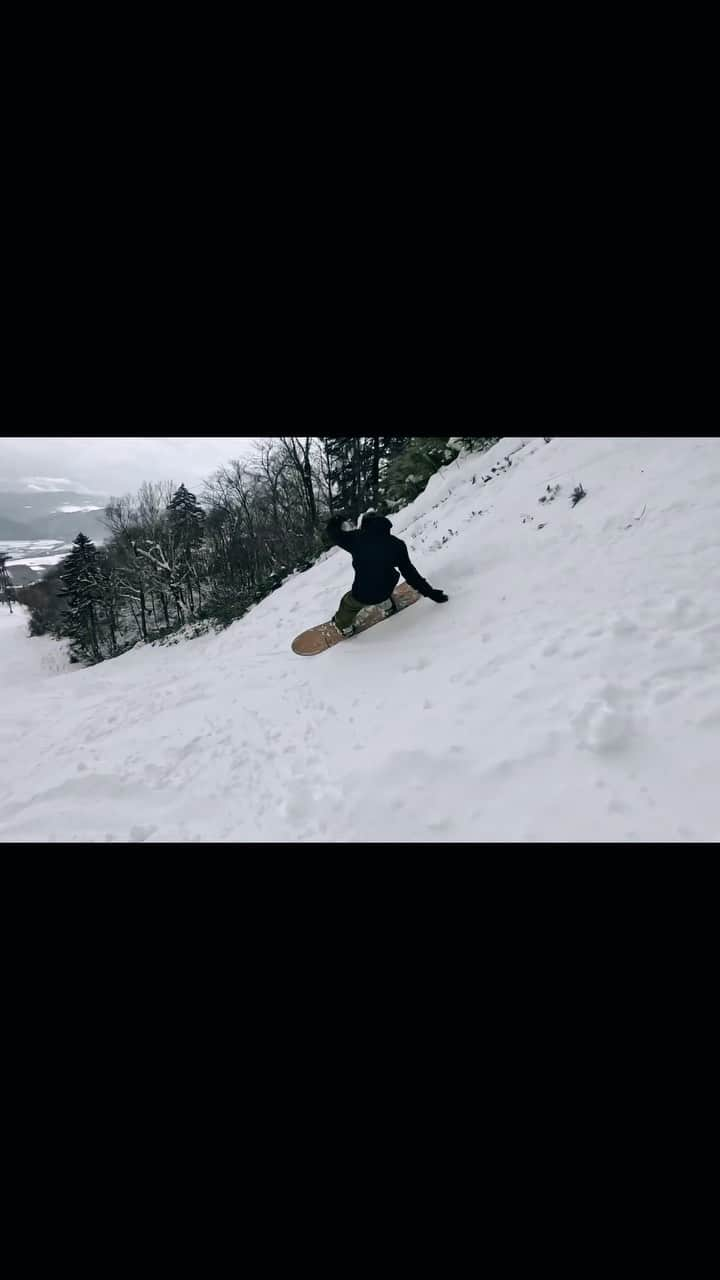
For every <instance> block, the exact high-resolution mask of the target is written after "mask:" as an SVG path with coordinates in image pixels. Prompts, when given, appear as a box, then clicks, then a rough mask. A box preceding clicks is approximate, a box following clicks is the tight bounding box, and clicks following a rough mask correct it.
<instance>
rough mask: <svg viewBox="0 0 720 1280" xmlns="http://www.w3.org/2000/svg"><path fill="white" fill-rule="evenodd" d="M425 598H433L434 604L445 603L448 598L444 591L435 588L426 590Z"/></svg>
mask: <svg viewBox="0 0 720 1280" xmlns="http://www.w3.org/2000/svg"><path fill="white" fill-rule="evenodd" d="M427 598H428V600H434V601H435V604H447V599H448V598H447V596H446V595H445V592H444V591H436V590H432V591H428V593H427Z"/></svg>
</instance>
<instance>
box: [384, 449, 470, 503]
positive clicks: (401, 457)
mask: <svg viewBox="0 0 720 1280" xmlns="http://www.w3.org/2000/svg"><path fill="white" fill-rule="evenodd" d="M449 438H450V437H449V436H414V437H413V439H412V440H411V441H410V442H409V444H408V445H407V447H406V448H405V449H404V450H403V451H402V453H398V454H397V456H396V457H395V458H394V459H393V461H392V462H391V463H390V464H389V466H388V468H387V473H386V477H385V495H386V500H387V504H388V506H389V507H391V508H393V509H394V510H397V509H398V508H399V507H402V506H404V505H405V504H406V503H407V502H412V501H413V499H414V498H417V496H418V494H420V493H422V491H423V489H424V488H425V486H426V484H427V482H428V480H429V479H430V477H431V475H434V473H435V472H436V471H437V470H438V468H439V467H442V466H443V464H444V463H446V462H450V461H451V460H452V459H453V458H454V457H455V456H456V453H457V450H454V449H450V448H449V447H448V441H449Z"/></svg>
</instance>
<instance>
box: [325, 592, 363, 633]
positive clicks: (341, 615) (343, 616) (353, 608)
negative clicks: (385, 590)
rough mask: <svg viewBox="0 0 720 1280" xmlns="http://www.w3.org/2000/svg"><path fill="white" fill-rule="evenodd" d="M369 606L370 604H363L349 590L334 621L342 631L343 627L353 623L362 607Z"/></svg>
mask: <svg viewBox="0 0 720 1280" xmlns="http://www.w3.org/2000/svg"><path fill="white" fill-rule="evenodd" d="M369 607H370V606H369V605H367V604H362V603H361V602H360V601H359V600H356V599H355V597H354V595H353V594H352V592H351V591H348V592H347V593H346V594H345V595H344V596H343V598H342V600H341V601H340V608H339V609H338V611H337V613H336V614H335V617H334V618H333V622H334V623H335V626H336V627H339V628H340V630H341V631H342V630H343V628H345V627H351V626H352V625H353V623H354V621H355V619H356V618H357V616H358V614H359V612H360V610H361V609H368V608H369Z"/></svg>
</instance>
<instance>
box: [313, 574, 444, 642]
mask: <svg viewBox="0 0 720 1280" xmlns="http://www.w3.org/2000/svg"><path fill="white" fill-rule="evenodd" d="M419 599H420V595H419V593H418V592H417V591H415V590H414V589H413V588H412V587H409V586H408V584H407V582H401V583H400V586H399V587H396V588H395V590H394V591H393V600H394V601H395V604H396V605H397V611H398V613H401V612H402V610H403V609H409V608H410V605H411V604H415V602H416V601H417V600H419ZM389 617H390V618H392V617H394V615H393V614H392V613H391V614H389ZM384 621H385V615H384V614H383V611H382V609H379V608H378V606H377V605H376V604H369V605H368V606H367V608H366V609H363V610H362V611H361V612H360V613H359V614H358V615H357V620H356V622H355V632H354V634H355V635H358V634H359V632H361V631H368V630H369V629H370V627H374V626H375V625H376V624H377V623H378V622H384ZM352 638H353V637H352V636H344V635H342V634H341V633H340V632H339V631H338V629H337V627H336V626H335V624H334V622H321V623H320V625H319V627H310V629H309V630H308V631H301V632H300V635H299V636H296V637H295V639H294V640H293V642H292V645H291V646H290V647H291V649H292V651H293V653H298V654H300V655H301V656H302V657H307V658H310V657H314V655H315V654H316V653H324V651H325V649H332V648H333V646H334V645H336V644H340V643H341V641H343V640H352Z"/></svg>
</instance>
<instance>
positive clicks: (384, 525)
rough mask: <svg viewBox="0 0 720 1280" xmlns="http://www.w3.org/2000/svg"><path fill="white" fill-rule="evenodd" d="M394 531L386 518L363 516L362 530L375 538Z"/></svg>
mask: <svg viewBox="0 0 720 1280" xmlns="http://www.w3.org/2000/svg"><path fill="white" fill-rule="evenodd" d="M391 529H392V524H391V523H390V521H389V520H388V519H387V517H386V516H363V521H362V525H361V526H360V530H361V532H362V533H367V534H369V535H370V536H371V537H373V538H377V537H378V536H381V535H383V534H388V533H389V532H390V530H391Z"/></svg>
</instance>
